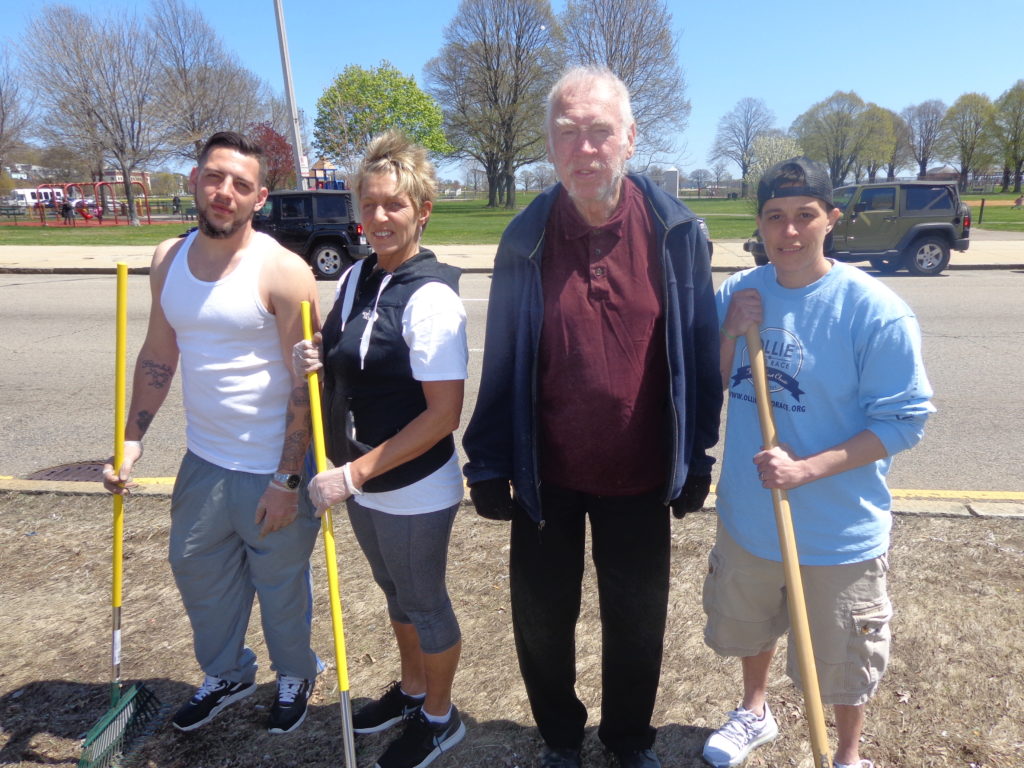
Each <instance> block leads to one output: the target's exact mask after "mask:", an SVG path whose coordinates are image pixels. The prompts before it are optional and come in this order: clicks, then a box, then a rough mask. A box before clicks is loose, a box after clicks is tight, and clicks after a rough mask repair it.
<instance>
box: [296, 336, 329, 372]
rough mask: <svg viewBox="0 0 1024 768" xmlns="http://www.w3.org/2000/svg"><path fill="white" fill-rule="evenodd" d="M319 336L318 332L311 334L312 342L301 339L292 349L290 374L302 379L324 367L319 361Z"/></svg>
mask: <svg viewBox="0 0 1024 768" xmlns="http://www.w3.org/2000/svg"><path fill="white" fill-rule="evenodd" d="M321 343H322V341H321V336H320V333H319V331H318V332H317V333H314V334H313V340H312V341H306V339H303V340H302V341H300V342H297V343H296V344H295V346H294V347H292V372H293V373H294V374H295V375H296V376H298V377H300V378H304V377H305V376H306V375H307V374H310V373H313V372H314V371H319V370H320V369H321V368H323V367H324V365H323V363H322V362H321V361H320V345H321Z"/></svg>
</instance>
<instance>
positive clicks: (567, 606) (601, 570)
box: [509, 487, 671, 752]
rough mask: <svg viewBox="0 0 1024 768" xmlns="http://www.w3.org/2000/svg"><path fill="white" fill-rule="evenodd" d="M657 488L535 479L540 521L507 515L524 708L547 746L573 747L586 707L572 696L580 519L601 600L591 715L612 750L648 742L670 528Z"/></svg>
mask: <svg viewBox="0 0 1024 768" xmlns="http://www.w3.org/2000/svg"><path fill="white" fill-rule="evenodd" d="M660 496H661V494H660V493H648V494H642V495H639V496H617V497H611V496H592V495H589V494H585V493H579V492H576V491H569V490H565V489H559V488H551V487H545V489H544V490H543V491H542V494H541V503H542V505H543V509H544V518H545V520H544V525H543V527H540V526H538V525H537V523H536V522H535V521H534V520H532V519H531V518H530V517H529V515H527V514H526V513H525V512H524V511H523V510H521V509H518V510H516V513H515V516H514V517H513V519H512V542H511V553H510V558H509V571H510V581H511V584H510V586H511V597H512V627H513V631H514V634H515V641H516V651H517V653H518V655H519V668H520V671H521V672H522V675H523V680H524V682H525V683H526V692H527V695H528V696H529V698H530V707H531V708H532V710H533V717H534V719H535V720H536V722H537V726H538V727H539V729H540V733H541V736H542V737H543V738H544V741H545V742H547V743H548V745H550V746H551V747H555V748H562V749H565V748H569V749H578V748H579V747H580V745H581V743H582V741H583V729H584V726H585V725H586V722H587V710H586V707H585V706H584V705H583V703H582V702H581V701H580V700H579V698H578V697H577V696H576V690H575V683H576V634H575V633H576V622H577V620H578V619H579V614H580V599H581V595H582V581H583V563H584V560H583V558H584V555H585V552H584V549H585V542H586V539H585V535H586V520H587V517H589V518H590V529H591V539H592V546H593V559H594V567H595V569H596V571H597V590H598V599H599V605H600V609H601V641H602V648H601V725H600V728H599V729H598V736H599V738H600V739H601V741H602V742H603V743H604V745H605V746H606V747H607V748H608V749H610V750H612V751H613V752H620V751H624V750H636V749H646V748H649V747H651V746H652V745H653V744H654V736H655V729H654V728H653V727H651V715H652V714H653V712H654V699H655V696H656V695H657V692H658V679H659V677H660V674H661V657H662V650H663V647H664V640H665V617H666V614H667V612H668V582H669V561H670V556H671V538H670V527H669V512H668V508H667V507H666V506H665V505H664V503H663V502H662V500H661V497H660Z"/></svg>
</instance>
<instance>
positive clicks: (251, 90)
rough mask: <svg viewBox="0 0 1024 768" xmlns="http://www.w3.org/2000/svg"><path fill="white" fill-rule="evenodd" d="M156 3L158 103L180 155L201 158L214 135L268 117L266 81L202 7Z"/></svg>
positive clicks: (180, 0)
mask: <svg viewBox="0 0 1024 768" xmlns="http://www.w3.org/2000/svg"><path fill="white" fill-rule="evenodd" d="M151 8H152V15H151V16H150V17H149V27H150V30H151V31H152V34H153V36H154V38H155V40H156V44H157V45H156V57H155V60H154V61H153V62H152V65H153V66H155V67H157V68H158V69H160V70H161V73H160V77H159V80H158V84H159V96H158V103H159V107H160V112H161V116H162V118H163V120H164V122H165V123H166V131H167V135H168V140H169V141H170V143H171V144H172V146H173V150H172V151H173V154H174V155H175V156H177V157H179V158H182V159H184V160H189V161H191V162H196V161H197V160H198V159H199V152H200V151H201V150H202V147H203V144H204V143H205V142H206V139H208V138H209V137H210V135H211V134H213V133H216V132H217V131H224V130H235V131H241V130H243V129H244V127H245V126H247V125H250V124H252V123H256V122H260V121H263V120H266V119H268V118H269V114H268V112H269V108H270V107H269V104H268V102H270V100H271V94H270V92H269V89H268V88H267V86H266V84H265V83H263V81H262V80H260V79H259V78H258V77H256V76H255V75H254V74H253V73H252V72H250V71H249V70H247V69H246V68H245V67H243V66H242V65H241V64H240V63H239V62H238V59H237V58H236V57H235V56H234V55H233V54H229V53H228V52H227V51H226V50H225V48H224V43H223V42H222V41H221V38H220V36H219V35H218V34H217V32H216V31H215V30H214V29H213V28H212V27H211V26H210V25H209V24H207V23H206V20H205V19H204V18H203V14H202V11H200V10H199V8H197V7H195V6H192V5H189V4H188V3H186V2H185V0H153V2H152V5H151Z"/></svg>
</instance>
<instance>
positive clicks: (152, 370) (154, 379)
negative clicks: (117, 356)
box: [140, 360, 174, 389]
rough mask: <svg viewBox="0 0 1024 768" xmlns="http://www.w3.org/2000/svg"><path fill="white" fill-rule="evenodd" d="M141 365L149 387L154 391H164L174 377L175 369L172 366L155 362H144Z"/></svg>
mask: <svg viewBox="0 0 1024 768" xmlns="http://www.w3.org/2000/svg"><path fill="white" fill-rule="evenodd" d="M140 365H141V366H142V370H143V371H145V373H146V378H147V379H148V381H149V386H151V387H153V388H154V389H163V388H164V387H166V386H167V384H168V383H169V382H170V380H171V377H172V376H174V369H173V368H171V366H169V365H165V364H163V363H158V362H156V361H155V360H143V361H142V362H141V363H140Z"/></svg>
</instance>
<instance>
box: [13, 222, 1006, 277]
mask: <svg viewBox="0 0 1024 768" xmlns="http://www.w3.org/2000/svg"><path fill="white" fill-rule="evenodd" d="M425 245H426V247H427V248H430V249H431V250H432V251H434V253H436V254H437V257H438V259H440V260H441V261H443V262H445V263H447V264H451V265H453V266H456V267H460V268H461V269H462V270H463V271H465V272H490V271H491V270H492V269H493V267H494V254H495V251H496V250H497V246H496V245H431V244H430V243H429V242H428V243H425ZM152 255H153V247H152V246H148V245H133V246H102V245H101V246H74V245H53V246H50V245H0V273H30V274H31V273H40V274H76V273H83V274H89V273H93V274H95V273H100V274H103V273H108V272H113V271H115V270H116V267H117V263H118V262H119V261H123V262H125V263H127V264H128V269H129V271H130V272H132V273H135V274H144V273H146V272H148V271H149V262H150V258H151V257H152ZM711 266H712V269H713V270H714V271H715V272H735V271H736V270H738V269H747V268H749V267H753V266H754V259H753V257H752V256H751V255H750V254H749V253H747V252H746V251H744V250H743V240H718V241H716V242H715V252H714V256H713V258H712V260H711ZM949 269H1024V233H1019V232H991V231H986V230H974V231H972V233H971V247H970V248H969V249H968V250H967V251H966V252H965V253H958V252H956V251H954V252H953V256H952V258H951V259H950V264H949Z"/></svg>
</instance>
